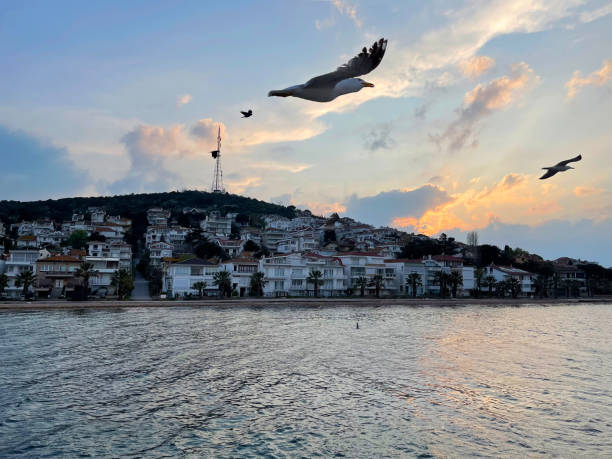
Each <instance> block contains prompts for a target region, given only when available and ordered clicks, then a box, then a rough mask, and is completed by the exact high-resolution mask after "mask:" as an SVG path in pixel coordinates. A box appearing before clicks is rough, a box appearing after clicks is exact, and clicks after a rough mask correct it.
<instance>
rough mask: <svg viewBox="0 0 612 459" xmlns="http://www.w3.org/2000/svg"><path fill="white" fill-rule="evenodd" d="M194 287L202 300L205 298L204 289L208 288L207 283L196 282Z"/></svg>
mask: <svg viewBox="0 0 612 459" xmlns="http://www.w3.org/2000/svg"><path fill="white" fill-rule="evenodd" d="M192 287H193V288H195V289H196V290H197V291H198V294H199V296H200V298H202V297H203V296H204V289H205V288H206V282H204V281H198V282H195V283H194V284H193V285H192Z"/></svg>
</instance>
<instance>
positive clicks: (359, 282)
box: [355, 276, 368, 296]
mask: <svg viewBox="0 0 612 459" xmlns="http://www.w3.org/2000/svg"><path fill="white" fill-rule="evenodd" d="M367 286H368V278H367V277H365V276H359V277H358V278H357V279H355V287H359V291H360V293H361V296H364V295H365V289H366V287H367Z"/></svg>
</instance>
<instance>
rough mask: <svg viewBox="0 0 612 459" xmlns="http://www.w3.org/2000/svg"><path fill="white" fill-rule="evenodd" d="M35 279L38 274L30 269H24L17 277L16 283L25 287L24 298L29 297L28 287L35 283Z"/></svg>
mask: <svg viewBox="0 0 612 459" xmlns="http://www.w3.org/2000/svg"><path fill="white" fill-rule="evenodd" d="M35 280H36V276H35V275H34V273H33V272H32V271H31V270H29V269H27V270H25V271H22V272H20V273H19V274H18V275H17V278H16V279H15V285H16V286H17V287H23V297H24V298H27V296H28V289H29V288H30V286H31V285H33V284H34V281H35Z"/></svg>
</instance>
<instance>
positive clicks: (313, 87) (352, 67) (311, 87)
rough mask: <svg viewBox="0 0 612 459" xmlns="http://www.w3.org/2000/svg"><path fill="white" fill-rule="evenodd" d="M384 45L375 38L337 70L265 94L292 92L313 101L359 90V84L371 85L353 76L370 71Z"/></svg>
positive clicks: (385, 44)
mask: <svg viewBox="0 0 612 459" xmlns="http://www.w3.org/2000/svg"><path fill="white" fill-rule="evenodd" d="M386 49H387V40H385V39H384V38H381V39H380V40H378V41H376V42H374V44H373V45H372V47H371V48H370V49H369V50H368V49H367V48H363V49H362V50H361V52H360V53H359V54H358V55H357V56H355V57H354V58H352V59H351V60H350V61H348V62H347V63H346V64H344V65H341V66H340V67H338V68H337V69H336V71H334V72H331V73H326V74H325V75H319V76H317V77H314V78H311V79H310V80H308V81H307V82H306V83H304V84H298V85H296V86H289V87H288V88H285V89H281V90H279V91H270V92H269V93H268V97H270V96H278V97H288V96H293V97H299V98H301V99H306V100H312V101H314V102H329V101H332V100H334V99H335V98H336V97H338V96H341V95H343V94H349V93H351V92H357V91H360V90H361V88H373V87H374V85H373V84H372V83H368V82H367V81H363V80H362V79H361V78H356V77H358V76H360V75H365V74H366V73H370V72H371V71H372V70H374V69H375V68H376V67H378V64H380V61H382V58H383V56H384V55H385V50H386Z"/></svg>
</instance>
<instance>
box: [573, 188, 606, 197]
mask: <svg viewBox="0 0 612 459" xmlns="http://www.w3.org/2000/svg"><path fill="white" fill-rule="evenodd" d="M603 192H604V190H603V189H601V188H595V187H594V186H577V187H576V188H574V194H575V195H576V196H578V197H579V198H583V197H585V196H593V195H596V194H600V193H603Z"/></svg>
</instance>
